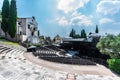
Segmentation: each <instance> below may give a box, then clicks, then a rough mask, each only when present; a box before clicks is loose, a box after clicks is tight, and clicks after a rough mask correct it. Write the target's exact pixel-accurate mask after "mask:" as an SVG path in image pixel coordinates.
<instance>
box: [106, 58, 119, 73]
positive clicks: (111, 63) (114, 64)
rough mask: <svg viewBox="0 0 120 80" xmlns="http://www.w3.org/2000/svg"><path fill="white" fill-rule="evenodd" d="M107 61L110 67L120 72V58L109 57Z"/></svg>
mask: <svg viewBox="0 0 120 80" xmlns="http://www.w3.org/2000/svg"><path fill="white" fill-rule="evenodd" d="M107 62H108V66H109V68H110V69H112V70H113V71H115V72H117V73H119V74H120V59H108V60H107Z"/></svg>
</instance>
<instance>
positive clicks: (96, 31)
mask: <svg viewBox="0 0 120 80" xmlns="http://www.w3.org/2000/svg"><path fill="white" fill-rule="evenodd" d="M95 33H99V30H98V25H96V30H95Z"/></svg>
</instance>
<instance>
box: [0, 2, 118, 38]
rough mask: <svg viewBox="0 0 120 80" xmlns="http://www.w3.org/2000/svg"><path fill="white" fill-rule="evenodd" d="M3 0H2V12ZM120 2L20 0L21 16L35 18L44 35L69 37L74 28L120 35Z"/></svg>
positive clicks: (19, 9) (19, 11)
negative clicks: (97, 28) (96, 27)
mask: <svg viewBox="0 0 120 80" xmlns="http://www.w3.org/2000/svg"><path fill="white" fill-rule="evenodd" d="M2 2H3V0H0V9H1V7H2ZM119 5H120V0H17V10H18V17H31V16H35V18H36V20H37V22H38V24H39V30H40V33H41V34H42V35H45V36H51V37H54V36H55V35H57V34H59V35H60V36H62V37H65V36H66V37H68V35H69V32H70V31H71V29H72V28H74V29H75V30H76V31H77V33H80V31H81V29H85V30H86V32H87V33H89V32H94V31H95V26H96V24H97V25H98V26H99V31H100V33H113V34H118V33H120V6H119Z"/></svg>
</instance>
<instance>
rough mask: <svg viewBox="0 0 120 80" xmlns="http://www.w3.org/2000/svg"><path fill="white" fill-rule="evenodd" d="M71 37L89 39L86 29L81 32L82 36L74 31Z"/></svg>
mask: <svg viewBox="0 0 120 80" xmlns="http://www.w3.org/2000/svg"><path fill="white" fill-rule="evenodd" d="M69 37H72V38H87V35H86V32H85V30H84V29H82V30H81V35H79V34H76V31H75V30H74V29H72V30H71V32H70V34H69Z"/></svg>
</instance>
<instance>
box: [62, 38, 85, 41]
mask: <svg viewBox="0 0 120 80" xmlns="http://www.w3.org/2000/svg"><path fill="white" fill-rule="evenodd" d="M62 40H63V41H85V38H78V39H73V38H63V39H62Z"/></svg>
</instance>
